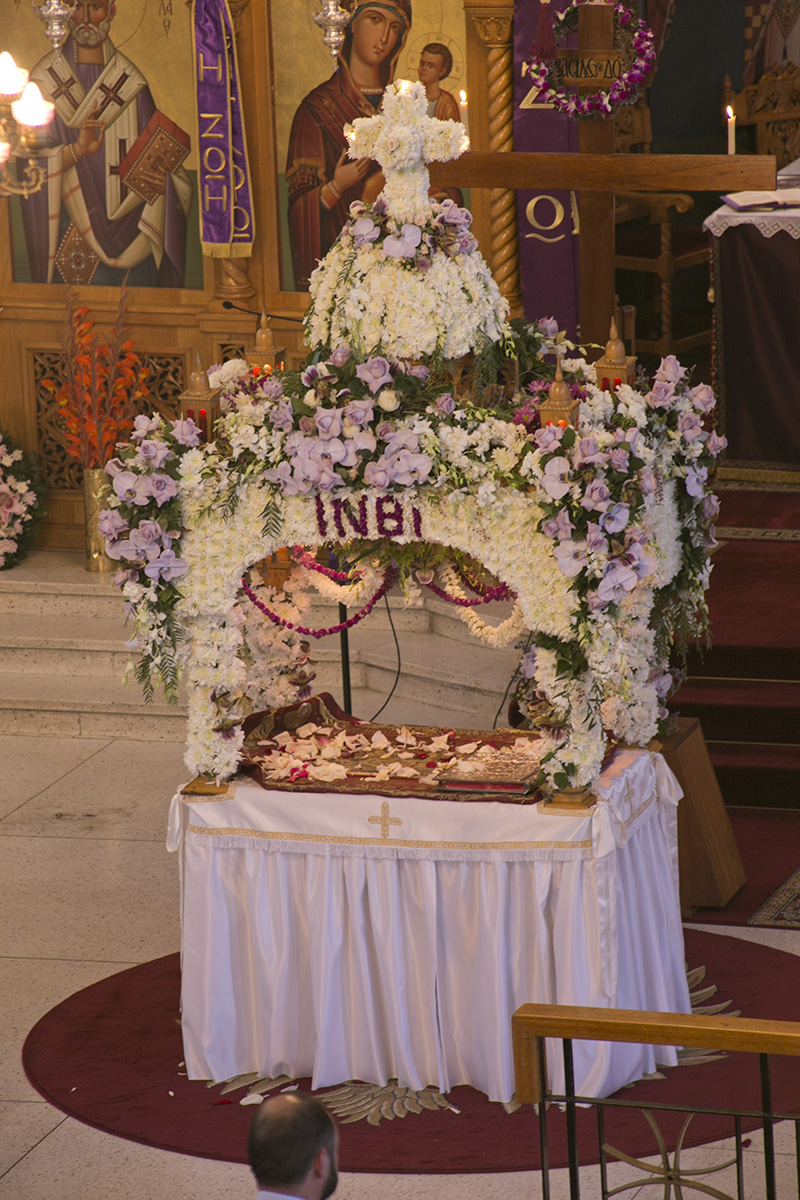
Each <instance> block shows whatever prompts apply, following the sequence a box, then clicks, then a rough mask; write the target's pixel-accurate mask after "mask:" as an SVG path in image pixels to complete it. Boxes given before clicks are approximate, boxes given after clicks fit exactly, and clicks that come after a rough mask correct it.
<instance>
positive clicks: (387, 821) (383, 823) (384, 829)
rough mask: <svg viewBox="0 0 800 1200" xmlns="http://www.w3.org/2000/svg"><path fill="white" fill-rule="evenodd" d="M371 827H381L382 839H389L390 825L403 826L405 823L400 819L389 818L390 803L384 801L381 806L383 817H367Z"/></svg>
mask: <svg viewBox="0 0 800 1200" xmlns="http://www.w3.org/2000/svg"><path fill="white" fill-rule="evenodd" d="M367 820H368V821H369V823H370V824H371V825H380V827H381V837H382V838H388V836H389V826H390V825H402V824H403V822H402V821H401V820H400V818H399V817H390V816H389V801H388V800H384V801H383V803H382V804H381V815H380V816H379V817H367Z"/></svg>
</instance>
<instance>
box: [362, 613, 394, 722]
mask: <svg viewBox="0 0 800 1200" xmlns="http://www.w3.org/2000/svg"><path fill="white" fill-rule="evenodd" d="M383 598H384V600H385V602H386V612H387V614H388V617H389V625H390V626H391V630H392V637H393V638H394V644H395V648H396V650H397V674H396V675H395V677H394V683H393V684H392V690H391V691H390V692H389V695H388V696H387V697H386V699H385V700H384V702H383V704H382V705H381V706H380V708H379V709H378V711H377V712H376V713H375V716H374V717H370V722H372V721H375V720H377V718H378V717H379V716H380V715H381V713H382V712H383V710H384V709H385V708H386V705H387V704H388V703H389V701H390V700H391V698H392V696H393V695H394V692H395V688H396V687H397V684H398V682H399V681H400V671H401V670H402V663H401V661H400V643H399V642H398V640H397V631H396V630H395V627H394V621H393V620H392V610H391V609H390V608H389V593H388V592H384V593H383Z"/></svg>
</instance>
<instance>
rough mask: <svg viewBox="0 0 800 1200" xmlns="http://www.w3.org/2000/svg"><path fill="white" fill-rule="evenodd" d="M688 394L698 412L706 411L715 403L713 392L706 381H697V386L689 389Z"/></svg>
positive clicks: (709, 410)
mask: <svg viewBox="0 0 800 1200" xmlns="http://www.w3.org/2000/svg"><path fill="white" fill-rule="evenodd" d="M689 395H690V396H691V398H692V404H693V405H694V406H695V408H696V409H697V411H698V412H701V413H708V412H711V410H712V408H713V407H714V405H715V404H716V400H715V399H714V393H713V392H712V390H711V388H710V387H709V386H708V384H707V383H698V385H697V387H693V388H690V389H689Z"/></svg>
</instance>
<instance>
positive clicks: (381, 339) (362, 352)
mask: <svg viewBox="0 0 800 1200" xmlns="http://www.w3.org/2000/svg"><path fill="white" fill-rule="evenodd" d="M345 132H346V135H347V138H348V141H349V144H350V145H349V153H350V156H351V157H354V158H359V157H366V158H377V159H378V161H379V162H380V164H381V166H382V167H383V171H384V174H385V177H386V184H385V187H384V190H383V192H382V193H381V195H380V196H379V197H378V199H377V200H376V201H375V203H374V204H373V205H371V206H370V207H367V206H366V205H364V204H363V203H361V202H360V201H356V202H354V203H353V204H352V205H351V206H350V217H349V220H348V221H347V222H346V223H345V226H344V228H343V229H342V231H341V233H340V235H339V237H338V239H337V241H336V242H335V243H334V245H333V247H332V248H331V250H330V251H329V252H328V254H326V255H325V258H324V259H323V260H322V262H321V263H320V264H319V266H318V267H317V268H316V270H315V271H314V272H313V273H312V275H311V280H310V285H309V290H310V293H311V304H310V306H309V308H308V310H307V312H306V317H305V326H306V340H307V341H308V344H309V345H310V346H311V347H312V349H314V350H320V351H325V350H326V349H328V350H329V349H331V348H333V347H335V346H337V345H338V344H339V343H340V342H345V343H347V345H348V346H350V347H351V348H352V350H353V351H354V352H355V353H356V354H357V355H359V357H361V358H362V359H363V358H366V357H368V356H369V355H373V356H374V355H379V356H383V357H386V358H390V359H391V358H412V359H420V358H428V357H431V356H433V357H434V358H436V359H439V360H441V359H458V358H461V357H462V356H463V355H465V354H468V353H469V352H470V351H472V350H475V349H477V348H479V347H480V346H481V345H482V344H483V343H484V342H486V341H489V342H496V341H499V340H501V339H504V338H507V337H508V335H509V330H508V326H507V325H506V323H505V322H506V315H507V308H508V306H507V304H506V301H505V300H504V299H503V297H502V296H501V295H500V290H499V288H498V287H497V284H496V283H495V281H494V279H493V277H492V275H491V272H490V271H489V268H488V267H487V265H486V262H485V261H484V259H483V257H482V255H481V254H480V251H479V250H478V244H477V242H476V241H475V238H474V237H473V235H472V233H471V232H470V224H471V222H472V217H471V214H470V213H469V212H467V210H466V209H463V208H460V207H459V206H458V205H457V204H456V203H455V202H454V201H453V200H449V199H448V200H443V201H441V202H439V201H431V200H430V199H429V197H428V183H429V177H428V170H427V167H426V165H425V164H426V163H428V162H433V161H435V160H446V159H449V158H455V157H457V155H459V154H460V153H461V152H462V151H463V150H465V149H466V147H467V146H468V145H469V139H468V138H467V136H466V131H465V130H464V127H463V126H462V125H460V124H459V123H458V122H454V121H438V120H436V119H434V118H431V117H428V116H427V101H426V97H425V89H424V88H423V87H422V85H421V84H419V83H414V84H412V83H409V82H408V80H400V81H399V82H398V83H395V84H392V85H390V86H389V87H388V88H387V89H386V92H385V94H384V98H383V102H382V105H381V112H380V114H378V115H376V116H374V117H369V118H359V119H358V120H357V121H355V122H354V124H353V125H352V126H351V127H349V128H348V129H347V130H346V131H345Z"/></svg>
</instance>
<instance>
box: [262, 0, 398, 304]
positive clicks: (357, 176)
mask: <svg viewBox="0 0 800 1200" xmlns="http://www.w3.org/2000/svg"><path fill="white" fill-rule="evenodd" d="M347 6H348V7H350V9H351V12H352V15H351V17H350V21H349V23H348V25H347V30H346V34H345V40H344V44H343V46H342V49H341V53H340V54H339V66H338V68H337V70H336V71H335V72H334V74H333V75H332V76H331V77H330V79H328V80H326V81H325V83H321V84H319V86H318V87H315V88H314V90H313V91H312V92H309V94H308V95H307V96H306V97H305V99H304V100H302V101H301V103H300V105H299V106H298V109H297V112H296V113H295V115H294V120H293V122H292V130H291V134H290V135H289V152H288V155H287V162H286V184H287V188H288V193H289V233H290V238H291V248H292V263H293V266H294V277H295V288H296V289H297V290H298V291H306V290H307V289H308V279H309V276H310V274H311V272H312V271H313V270H314V267H315V266H316V265H317V261H318V259H320V258H322V257H323V256H324V255H325V254H326V253H327V252H328V250H329V249H330V248H331V246H332V245H333V243H334V241H335V240H336V236H337V234H338V233H339V230H340V229H341V228H342V226H343V225H344V223H345V221H346V220H347V212H348V209H349V207H350V205H351V203H352V202H353V200H359V199H364V200H366V201H367V202H370V201H371V200H374V199H375V197H376V196H377V194H378V193H379V191H380V190H381V186H382V183H383V176H382V175H381V170H380V167H379V166H378V164H377V163H376V162H372V161H370V160H369V159H359V160H357V161H355V162H353V161H352V160H350V159H348V158H347V156H346V151H347V142H346V141H345V137H344V133H343V127H344V126H345V125H346V124H349V123H350V122H351V121H354V120H355V119H356V118H357V117H368V116H373V115H374V114H375V112H376V111H377V109H378V108H379V106H380V102H381V98H382V96H383V90H384V88H385V87H386V85H387V84H388V83H391V82H392V80H393V78H394V71H395V66H396V64H397V59H398V57H399V55H400V51H401V50H402V49H403V46H404V45H405V42H406V38H407V37H408V33H409V30H410V28H411V0H350V3H349V5H347Z"/></svg>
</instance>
